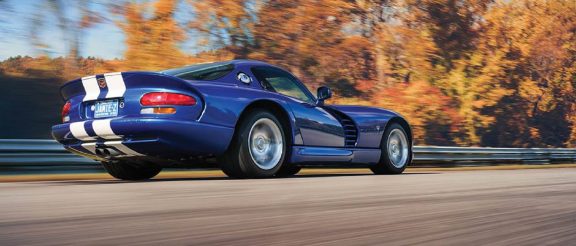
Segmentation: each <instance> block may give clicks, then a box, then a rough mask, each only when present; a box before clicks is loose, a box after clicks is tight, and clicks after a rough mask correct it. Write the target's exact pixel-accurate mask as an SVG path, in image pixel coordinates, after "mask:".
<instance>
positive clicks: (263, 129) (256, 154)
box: [219, 111, 288, 178]
mask: <svg viewBox="0 0 576 246" xmlns="http://www.w3.org/2000/svg"><path fill="white" fill-rule="evenodd" d="M287 145H288V142H287V141H286V137H285V133H284V129H283V127H282V124H281V123H280V121H279V120H278V118H276V116H274V115H273V114H271V113H269V112H267V111H254V112H251V113H249V114H248V116H247V117H246V118H245V120H244V121H243V122H240V127H239V128H238V132H237V134H236V135H235V137H234V139H233V140H232V143H231V144H230V147H229V148H228V151H226V153H225V154H224V155H223V156H222V157H220V160H219V162H220V167H221V168H222V171H223V172H224V173H225V174H226V175H227V176H228V177H231V178H267V177H272V176H274V175H276V173H277V172H278V170H280V168H281V167H282V164H283V163H284V159H285V156H286V150H287V148H288V146H287Z"/></svg>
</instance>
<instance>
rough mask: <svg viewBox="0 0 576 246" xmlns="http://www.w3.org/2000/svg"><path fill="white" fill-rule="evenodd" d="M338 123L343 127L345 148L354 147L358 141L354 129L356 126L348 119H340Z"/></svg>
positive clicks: (356, 131) (356, 132)
mask: <svg viewBox="0 0 576 246" xmlns="http://www.w3.org/2000/svg"><path fill="white" fill-rule="evenodd" d="M340 122H341V123H342V126H344V139H345V140H344V141H345V146H346V147H354V146H356V140H358V130H357V129H356V125H354V122H352V120H350V119H349V118H348V117H345V118H344V117H342V118H340Z"/></svg>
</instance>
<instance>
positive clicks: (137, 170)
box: [102, 161, 162, 181]
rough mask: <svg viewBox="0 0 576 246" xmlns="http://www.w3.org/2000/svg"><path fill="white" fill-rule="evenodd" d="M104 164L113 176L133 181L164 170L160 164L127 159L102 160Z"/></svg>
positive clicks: (144, 178)
mask: <svg viewBox="0 0 576 246" xmlns="http://www.w3.org/2000/svg"><path fill="white" fill-rule="evenodd" d="M102 166H104V169H106V171H107V172H108V174H110V175H112V177H114V178H117V179H121V180H132V181H135V180H146V179H151V178H153V177H154V176H156V175H158V173H160V171H162V168H161V167H158V166H152V165H141V164H136V163H129V162H126V161H110V162H102Z"/></svg>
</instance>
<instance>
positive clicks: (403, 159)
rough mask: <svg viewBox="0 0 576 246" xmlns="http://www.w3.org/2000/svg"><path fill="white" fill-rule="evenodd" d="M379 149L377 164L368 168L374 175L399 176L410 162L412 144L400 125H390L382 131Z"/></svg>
mask: <svg viewBox="0 0 576 246" xmlns="http://www.w3.org/2000/svg"><path fill="white" fill-rule="evenodd" d="M381 149H382V154H381V155H380V161H379V163H378V164H376V165H374V166H371V167H370V170H372V172H373V173H374V174H401V173H402V172H404V170H405V169H406V167H407V166H408V165H409V164H410V163H411V162H412V143H411V142H410V138H408V135H407V134H406V130H405V129H404V128H403V127H402V126H401V125H400V124H397V123H392V124H391V125H390V126H389V127H388V128H387V129H386V131H384V135H383V136H382V143H381Z"/></svg>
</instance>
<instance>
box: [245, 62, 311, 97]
mask: <svg viewBox="0 0 576 246" xmlns="http://www.w3.org/2000/svg"><path fill="white" fill-rule="evenodd" d="M252 73H254V76H256V79H258V81H259V82H260V84H261V85H262V87H264V88H265V89H267V90H270V91H274V92H277V93H280V94H283V95H286V96H289V97H293V98H296V99H299V100H301V101H305V102H309V103H314V99H313V98H312V97H310V96H309V94H307V93H306V91H304V90H306V89H305V88H302V87H303V86H302V85H300V83H299V82H298V81H297V80H296V78H294V76H292V75H291V74H289V73H287V72H285V71H282V70H280V69H277V68H271V67H254V68H252Z"/></svg>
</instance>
